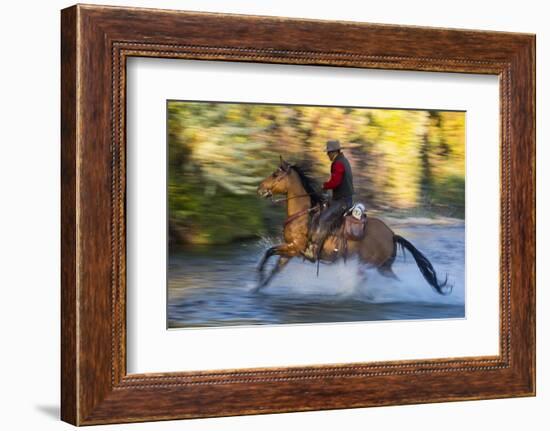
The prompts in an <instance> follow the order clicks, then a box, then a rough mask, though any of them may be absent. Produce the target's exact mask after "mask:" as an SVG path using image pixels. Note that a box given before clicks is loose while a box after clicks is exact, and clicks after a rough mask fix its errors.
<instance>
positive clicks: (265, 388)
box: [61, 5, 535, 425]
mask: <svg viewBox="0 0 550 431" xmlns="http://www.w3.org/2000/svg"><path fill="white" fill-rule="evenodd" d="M258 29H261V31H258ZM61 54H62V55H61V83H62V86H61V87H62V91H61V125H62V128H61V131H62V133H61V171H62V172H61V173H62V175H61V177H62V178H61V193H62V195H61V261H62V267H61V270H62V273H61V274H62V277H61V314H62V316H61V317H62V319H61V418H62V420H64V421H66V422H69V423H71V424H74V425H92V424H107V423H121V422H139V421H153V420H168V419H182V418H197V417H214V416H231V415H243V414H260V413H275V412H291V411H310V410H323V409H343V408H356V407H369V406H384V405H397V404H415V403H433V402H443V401H458V400H476V399H491V398H504V397H519V396H534V395H535V36H534V35H530V34H517V33H504V32H488V31H473V30H451V29H440V28H425V27H406V26H394V25H380V24H366V23H355V22H336V21H317V20H301V19H289V18H279V17H257V16H245V15H224V14H215V13H198V12H180V11H170V10H156V9H136V8H122V7H105V6H93V5H76V6H72V7H70V8H67V9H64V10H63V11H62V12H61ZM136 56H137V57H154V58H168V59H194V60H204V61H209V60H217V61H220V60H222V61H231V62H235V61H237V62H252V63H274V64H290V65H311V66H318V65H328V66H337V67H352V68H367V69H383V70H411V71H428V72H455V73H475V74H490V75H497V76H498V77H499V86H500V99H499V105H500V157H501V159H500V174H501V178H500V210H501V211H500V220H495V223H500V285H499V291H500V297H499V303H500V309H499V316H500V328H499V340H500V341H499V347H500V349H499V355H496V356H484V357H479V356H468V357H449V358H439V359H426V360H406V361H385V362H365V363H341V364H327V365H308V366H289V367H269V368H251V369H226V370H223V371H219V370H203V371H200V372H196V371H185V372H183V371H182V372H166V373H142V374H128V373H127V367H126V359H127V351H126V330H127V326H126V288H127V286H126V224H125V220H126V206H125V199H126V187H127V182H126V151H127V148H126V125H127V124H126V104H125V102H126V91H127V89H126V84H127V81H126V61H127V59H128V58H130V57H136ZM159 288H163V287H162V286H159Z"/></svg>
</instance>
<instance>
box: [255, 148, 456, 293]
mask: <svg viewBox="0 0 550 431" xmlns="http://www.w3.org/2000/svg"><path fill="white" fill-rule="evenodd" d="M258 194H259V195H260V196H262V197H264V198H271V197H272V196H273V195H277V194H282V195H286V198H285V199H282V200H285V201H286V202H287V219H286V221H285V225H284V235H283V236H284V243H282V244H279V245H276V246H274V247H271V248H269V249H268V250H267V251H266V252H265V254H264V256H263V258H262V260H261V262H260V265H259V267H258V271H259V273H260V282H259V284H258V286H257V287H256V290H259V289H261V288H262V287H264V286H266V285H267V284H268V283H269V282H270V281H271V280H272V279H273V277H274V276H275V275H276V274H277V273H278V272H280V271H281V269H283V268H284V267H285V266H286V265H287V263H288V262H289V261H290V259H292V258H293V257H298V256H302V252H303V251H304V250H305V249H306V247H307V242H308V233H309V228H310V221H309V220H310V217H309V214H310V213H312V212H313V211H314V210H315V209H316V207H317V206H318V204H319V203H320V202H321V200H322V196H321V194H320V193H319V192H318V191H317V188H316V186H315V185H314V182H313V180H312V179H311V178H310V177H309V176H308V174H307V173H306V171H305V170H304V169H303V168H301V167H300V166H297V165H290V164H289V163H287V162H286V161H284V160H283V158H282V157H281V163H280V166H279V167H278V168H277V170H276V171H275V172H273V174H272V175H270V176H269V177H267V178H266V179H265V180H263V181H262V183H261V184H260V185H259V187H258ZM398 244H399V245H400V246H401V248H402V249H407V250H408V251H409V252H410V253H411V254H412V255H413V257H414V259H415V261H416V264H417V265H418V268H419V269H420V272H421V273H422V275H423V276H424V278H425V279H426V281H427V282H428V283H429V284H430V286H432V287H433V288H434V289H435V290H436V292H438V293H440V294H447V293H450V290H451V287H450V286H447V278H445V281H443V282H442V283H441V282H439V281H438V279H437V275H436V272H435V270H434V268H433V266H432V264H431V263H430V261H429V260H428V259H427V258H426V257H425V256H424V255H423V254H422V253H421V252H420V251H419V250H418V249H417V248H416V247H414V246H413V245H412V244H411V243H410V242H409V241H407V240H406V239H405V238H403V237H401V236H399V235H396V234H394V233H393V231H392V230H391V229H390V228H389V227H388V226H387V225H386V224H385V223H384V222H383V221H382V220H380V219H378V218H375V217H369V219H368V223H367V231H366V234H365V236H364V237H363V239H362V240H360V241H351V240H348V243H347V247H346V253H345V254H346V257H347V256H350V257H351V256H358V257H359V260H360V262H362V263H364V264H367V265H368V266H370V267H374V268H376V269H377V270H378V272H379V273H380V274H382V275H384V276H386V277H391V278H397V277H396V276H395V274H394V272H393V270H392V264H393V262H394V260H395V256H396V251H397V245H398ZM275 255H277V256H279V259H278V261H277V263H276V265H275V266H274V267H273V269H272V270H271V272H270V273H269V274H268V275H267V276H265V274H264V267H265V264H266V263H267V261H268V259H269V258H270V257H271V256H275ZM342 257H344V252H343V251H342V250H341V247H340V246H339V240H338V238H337V236H336V235H331V236H329V237H328V238H327V240H326V241H325V243H324V245H323V249H322V250H321V254H320V258H321V261H324V262H335V261H336V260H338V259H340V258H342ZM446 286H447V289H445V287H446Z"/></svg>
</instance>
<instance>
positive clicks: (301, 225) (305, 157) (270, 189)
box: [167, 100, 466, 329]
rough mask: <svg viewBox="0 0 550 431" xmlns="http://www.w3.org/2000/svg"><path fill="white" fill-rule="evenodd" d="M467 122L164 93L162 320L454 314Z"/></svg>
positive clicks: (454, 114) (190, 322)
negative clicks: (164, 298)
mask: <svg viewBox="0 0 550 431" xmlns="http://www.w3.org/2000/svg"><path fill="white" fill-rule="evenodd" d="M465 127H466V125H465V112H464V111H448V110H432V109H430V110H426V109H409V108H407V109H396V108H391V109H390V108H378V107H349V106H312V105H278V104H267V103H265V104H257V103H255V104H252V103H237V102H213V101H181V100H168V101H167V145H168V151H167V154H168V161H167V166H168V173H167V175H168V179H167V180H168V181H167V182H168V187H167V206H168V244H167V248H168V267H167V298H168V303H167V320H168V321H167V326H168V328H172V329H175V328H193V327H226V326H242V325H281V324H313V323H336V322H365V321H391V320H415V319H454V318H464V317H465V133H466V131H465Z"/></svg>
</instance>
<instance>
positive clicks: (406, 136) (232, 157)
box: [168, 101, 465, 245]
mask: <svg viewBox="0 0 550 431" xmlns="http://www.w3.org/2000/svg"><path fill="white" fill-rule="evenodd" d="M464 121H465V115H464V113H462V112H440V111H422V110H398V109H358V108H334V107H311V106H283V105H260V104H257V105H252V104H235V103H203V102H177V101H170V102H169V103H168V154H169V174H168V175H169V178H168V203H169V221H170V224H169V227H170V240H171V244H172V245H178V244H185V243H192V244H214V243H228V242H231V241H234V240H236V239H242V238H250V237H257V236H260V235H264V234H266V233H273V232H277V231H280V229H281V225H280V223H281V221H282V219H281V217H282V215H281V213H282V210H281V209H280V208H274V207H273V205H271V204H269V203H267V202H265V201H263V200H261V199H260V198H258V197H257V196H256V194H255V191H256V188H257V186H258V184H259V183H260V182H261V181H262V179H263V178H265V177H266V176H268V175H269V174H271V172H273V170H274V169H275V168H276V166H277V163H278V158H279V154H281V155H283V156H284V157H285V158H286V159H289V160H291V161H295V162H297V161H301V162H303V161H306V162H309V163H310V164H311V165H312V166H313V167H314V173H315V175H316V176H317V177H318V178H319V180H320V181H325V180H326V179H327V178H328V176H329V166H330V161H329V160H328V158H327V157H326V154H325V153H324V151H323V150H324V146H325V142H326V140H328V139H339V140H340V141H341V142H342V143H343V145H344V146H346V147H347V149H346V150H345V153H346V156H347V157H348V159H349V160H350V163H351V165H352V167H353V171H354V178H355V186H356V191H357V196H356V200H362V201H364V202H366V203H367V205H368V206H369V207H370V208H384V209H386V210H388V209H389V210H392V209H393V210H395V211H397V212H401V213H402V212H403V211H405V212H406V211H410V212H413V211H414V212H416V213H418V211H422V212H423V213H425V214H428V215H438V214H441V215H447V216H449V215H450V216H454V217H463V216H464V154H465V148H464V139H465V135H464V134H465V130H464Z"/></svg>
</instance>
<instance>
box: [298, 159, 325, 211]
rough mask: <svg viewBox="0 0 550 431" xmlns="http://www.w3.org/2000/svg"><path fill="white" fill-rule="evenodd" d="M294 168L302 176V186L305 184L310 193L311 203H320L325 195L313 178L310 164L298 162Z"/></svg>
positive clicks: (307, 191) (313, 204)
mask: <svg viewBox="0 0 550 431" xmlns="http://www.w3.org/2000/svg"><path fill="white" fill-rule="evenodd" d="M292 169H294V170H295V171H296V173H297V174H298V176H299V177H300V180H301V181H302V186H304V189H305V190H306V193H307V194H308V195H310V197H311V205H312V206H315V205H317V204H318V203H320V202H322V201H323V196H322V194H321V192H320V191H319V185H318V184H317V182H316V181H315V180H314V179H313V175H312V173H311V168H310V166H309V165H306V164H305V163H297V164H293V165H292Z"/></svg>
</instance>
